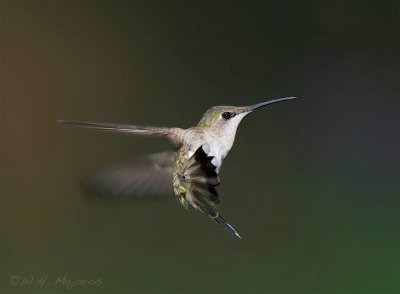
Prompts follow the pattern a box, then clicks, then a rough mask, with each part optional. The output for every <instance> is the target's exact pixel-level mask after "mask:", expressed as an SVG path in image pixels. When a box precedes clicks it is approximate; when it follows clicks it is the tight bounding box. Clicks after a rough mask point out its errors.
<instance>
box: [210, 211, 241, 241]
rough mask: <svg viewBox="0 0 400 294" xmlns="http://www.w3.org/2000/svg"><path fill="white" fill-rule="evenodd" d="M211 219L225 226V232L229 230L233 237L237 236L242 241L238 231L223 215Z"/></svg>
mask: <svg viewBox="0 0 400 294" xmlns="http://www.w3.org/2000/svg"><path fill="white" fill-rule="evenodd" d="M211 218H212V219H213V220H215V221H216V222H217V223H218V224H220V225H221V226H223V227H224V228H225V230H227V231H228V232H229V234H231V235H232V236H236V237H238V238H239V239H242V238H241V237H240V235H239V234H238V232H236V230H235V229H234V228H233V227H232V226H231V225H230V224H229V223H228V222H227V221H226V220H225V219H224V218H223V217H222V216H221V215H218V216H217V217H211Z"/></svg>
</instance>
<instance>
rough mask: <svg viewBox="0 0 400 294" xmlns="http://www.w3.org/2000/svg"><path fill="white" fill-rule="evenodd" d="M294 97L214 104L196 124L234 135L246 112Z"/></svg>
mask: <svg viewBox="0 0 400 294" xmlns="http://www.w3.org/2000/svg"><path fill="white" fill-rule="evenodd" d="M296 98H297V97H284V98H279V99H274V100H269V101H265V102H261V103H257V104H254V105H250V106H214V107H211V108H210V109H208V110H207V111H206V113H204V115H203V117H202V118H201V120H200V122H199V123H198V124H197V127H198V128H201V129H206V130H213V131H216V132H217V133H219V134H225V135H229V134H232V135H233V136H234V135H235V133H236V129H237V127H238V126H239V123H240V121H241V120H242V119H243V117H245V116H246V115H247V114H249V113H251V112H253V111H254V110H256V109H259V108H261V107H264V106H266V105H269V104H272V103H276V102H281V101H285V100H292V99H296Z"/></svg>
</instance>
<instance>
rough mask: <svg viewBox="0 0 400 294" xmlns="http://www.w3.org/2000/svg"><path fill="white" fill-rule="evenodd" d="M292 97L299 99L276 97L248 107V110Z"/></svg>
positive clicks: (288, 98)
mask: <svg viewBox="0 0 400 294" xmlns="http://www.w3.org/2000/svg"><path fill="white" fill-rule="evenodd" d="M292 99H297V97H283V98H278V99H274V100H269V101H265V102H261V103H257V104H254V105H251V106H249V107H247V112H251V111H253V110H255V109H257V108H261V107H264V106H266V105H269V104H272V103H276V102H281V101H285V100H292Z"/></svg>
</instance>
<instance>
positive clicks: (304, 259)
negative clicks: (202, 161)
mask: <svg viewBox="0 0 400 294" xmlns="http://www.w3.org/2000/svg"><path fill="white" fill-rule="evenodd" d="M399 49H400V46H399V4H398V1H367V0H365V1H322V0H321V1H33V0H32V1H5V2H4V1H3V3H2V6H1V75H2V76H1V86H2V90H1V117H0V118H1V120H0V121H1V151H0V152H1V153H0V155H1V156H0V160H1V165H0V167H1V190H0V193H1V224H0V225H1V227H0V228H1V266H0V268H1V283H2V286H1V287H2V289H3V291H2V293H7V294H8V293H399V292H400V285H399V278H400V277H399V272H400V269H399V263H400V258H399V257H400V254H399V245H400V242H399V241H400V238H399V195H400V155H399V150H400V136H399V128H400V118H399V114H400V101H399V93H400V92H399V87H398V84H399V80H400V79H399V52H400V51H399ZM291 95H297V96H299V97H301V100H297V101H292V102H285V103H281V104H275V105H273V106H270V107H267V108H264V109H263V110H260V111H258V112H256V113H254V114H252V115H249V116H248V117H246V118H245V119H244V120H243V122H242V124H241V126H240V127H239V129H238V133H237V137H236V144H235V145H234V147H233V149H232V150H231V152H230V154H229V156H228V158H227V160H226V161H225V163H224V166H223V168H222V173H221V178H222V185H221V186H220V189H219V190H220V195H221V198H222V201H221V203H220V207H221V210H222V212H223V214H224V216H225V217H226V218H227V219H228V220H229V221H230V222H231V223H232V224H233V225H234V226H235V227H236V228H237V229H238V231H239V232H240V234H241V235H242V237H243V239H242V240H238V239H235V238H233V237H230V236H229V235H228V234H227V233H226V232H225V231H224V230H222V229H221V228H220V227H218V226H217V225H215V224H213V223H212V222H211V221H209V220H208V219H207V218H206V217H204V216H202V215H200V214H199V213H195V212H188V211H185V210H184V209H183V208H182V207H181V206H180V205H179V203H177V201H176V200H175V199H173V197H171V199H169V200H166V201H162V202H128V203H104V202H96V201H89V200H88V199H86V198H85V197H84V196H83V194H82V193H81V191H80V190H79V185H78V183H79V180H80V179H81V178H82V177H84V176H86V175H89V174H91V173H93V172H95V171H96V170H98V169H99V168H102V167H104V166H107V165H109V164H112V163H115V162H119V161H124V160H127V159H131V158H135V157H139V156H141V155H144V154H147V153H152V152H158V151H160V150H163V149H165V148H167V147H168V144H167V143H166V142H163V141H160V140H157V139H149V138H141V137H132V136H123V135H116V134H109V133H101V132H94V131H91V130H84V129H77V128H76V129H75V128H70V127H64V126H60V125H57V124H56V123H55V120H56V119H60V118H64V119H77V120H86V121H99V122H121V123H134V124H142V125H160V126H163V125H166V126H181V127H189V126H192V125H194V124H196V123H197V121H198V120H199V119H200V117H201V115H202V114H203V112H204V111H205V110H206V109H207V108H209V107H211V106H213V105H224V104H225V105H248V104H253V103H257V102H261V101H264V100H267V99H272V98H277V97H282V96H291ZM13 275H18V276H20V277H25V278H28V279H29V278H30V277H31V276H34V277H35V278H40V277H42V276H45V275H47V276H48V282H49V284H48V285H47V284H46V285H44V286H42V287H40V286H35V285H32V284H31V285H26V286H22V285H20V284H19V285H14V286H13V285H12V284H11V278H12V276H13ZM60 276H61V277H62V276H67V277H68V278H70V279H75V280H76V279H99V278H101V279H103V283H102V285H100V286H91V287H90V286H77V287H74V288H73V289H71V290H67V289H66V288H65V287H63V286H59V285H54V281H55V280H56V279H57V277H60Z"/></svg>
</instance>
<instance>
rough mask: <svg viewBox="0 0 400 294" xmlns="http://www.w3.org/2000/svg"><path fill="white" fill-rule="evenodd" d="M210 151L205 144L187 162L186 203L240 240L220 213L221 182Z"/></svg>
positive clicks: (184, 173)
mask: <svg viewBox="0 0 400 294" xmlns="http://www.w3.org/2000/svg"><path fill="white" fill-rule="evenodd" d="M209 151H210V147H209V145H208V144H207V143H205V144H203V145H202V146H200V147H199V148H198V149H197V150H196V152H195V153H194V154H193V156H192V157H191V158H190V159H189V160H188V162H187V165H186V167H185V169H184V171H183V174H182V179H181V181H184V182H186V185H185V186H186V187H187V189H186V193H185V197H186V199H185V201H186V202H187V203H188V204H189V205H190V206H193V207H194V208H196V209H198V210H200V211H201V212H203V213H205V214H207V215H208V216H209V217H210V218H212V219H213V220H214V221H215V222H217V223H218V224H220V225H221V226H223V227H224V228H225V229H226V230H227V231H228V232H229V233H230V234H231V235H234V236H237V237H238V238H240V236H239V234H238V233H237V231H236V230H235V229H234V228H233V227H232V226H231V225H230V224H229V223H228V222H227V221H226V220H225V219H224V218H223V217H222V216H221V215H220V213H219V210H218V206H217V204H218V203H219V201H220V199H219V195H218V191H217V189H216V187H217V186H218V185H219V184H220V180H219V177H218V173H217V167H216V166H215V165H214V164H213V159H214V157H213V156H209V155H208V153H209Z"/></svg>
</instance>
